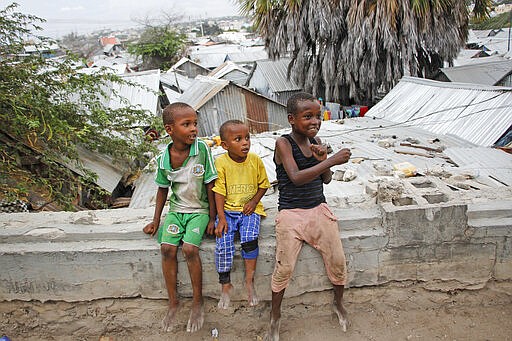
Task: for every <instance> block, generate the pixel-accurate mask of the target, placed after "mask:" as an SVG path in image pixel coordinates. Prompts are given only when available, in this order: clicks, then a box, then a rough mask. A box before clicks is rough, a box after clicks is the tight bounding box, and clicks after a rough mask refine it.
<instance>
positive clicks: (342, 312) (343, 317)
mask: <svg viewBox="0 0 512 341" xmlns="http://www.w3.org/2000/svg"><path fill="white" fill-rule="evenodd" d="M332 310H333V312H334V313H335V314H336V316H337V317H338V323H339V324H340V326H341V329H342V330H343V331H344V332H346V331H347V325H348V320H347V310H346V309H345V307H344V306H343V304H340V306H339V307H338V306H336V303H334V304H333V305H332Z"/></svg>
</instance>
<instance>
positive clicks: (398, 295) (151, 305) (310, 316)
mask: <svg viewBox="0 0 512 341" xmlns="http://www.w3.org/2000/svg"><path fill="white" fill-rule="evenodd" d="M331 295H332V293H331V292H330V291H327V292H321V293H308V294H305V295H302V296H300V297H295V298H285V300H284V302H283V315H282V323H281V340H285V341H286V340H294V341H295V340H299V341H300V340H315V341H316V340H318V341H330V340H451V341H453V340H472V341H476V340H512V282H505V283H496V282H492V283H490V284H488V285H487V286H486V287H485V288H484V289H480V290H472V291H469V290H464V291H451V292H441V291H428V290H426V289H424V288H422V286H421V285H418V284H411V283H408V284H404V283H401V284H394V285H387V286H382V287H373V288H350V289H348V290H346V292H345V301H346V307H347V310H348V311H349V314H350V315H349V318H350V326H349V329H348V331H347V332H346V333H343V332H342V331H341V329H340V328H339V326H337V324H336V319H335V317H334V314H332V313H331V310H330V300H331V299H332V296H331ZM216 304H217V302H216V300H214V299H207V300H206V302H205V311H206V316H205V324H204V327H203V329H201V330H200V331H199V332H196V333H194V334H189V333H187V332H186V331H185V328H186V321H187V318H188V313H189V308H190V299H189V298H183V299H182V307H181V310H180V313H179V316H178V319H179V325H178V326H177V328H176V329H175V330H174V331H173V332H169V333H163V332H161V331H160V322H161V320H162V318H163V316H164V313H165V311H166V301H165V300H149V299H141V298H132V299H103V300H97V301H92V302H79V303H67V302H46V303H40V302H20V301H15V302H1V303H0V316H1V322H0V336H1V335H2V334H5V335H7V336H9V337H10V339H11V340H12V341H17V340H99V339H102V340H116V341H117V340H164V339H165V340H212V337H211V330H212V329H213V328H217V330H218V331H219V340H222V341H224V340H226V341H227V340H237V341H241V340H261V338H262V337H263V336H264V334H265V331H266V328H267V323H268V317H269V312H270V303H269V302H267V301H265V302H260V304H259V305H258V306H256V307H249V306H248V305H247V304H246V303H245V302H232V306H231V307H230V309H228V310H226V311H220V312H219V311H218V310H217V307H216Z"/></svg>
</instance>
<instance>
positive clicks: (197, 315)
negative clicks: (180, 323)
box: [187, 304, 204, 333]
mask: <svg viewBox="0 0 512 341" xmlns="http://www.w3.org/2000/svg"><path fill="white" fill-rule="evenodd" d="M203 323H204V311H203V305H202V304H197V305H196V304H193V305H192V310H190V316H189V318H188V322H187V332H189V333H194V332H197V331H198V330H199V329H201V328H202V327H203Z"/></svg>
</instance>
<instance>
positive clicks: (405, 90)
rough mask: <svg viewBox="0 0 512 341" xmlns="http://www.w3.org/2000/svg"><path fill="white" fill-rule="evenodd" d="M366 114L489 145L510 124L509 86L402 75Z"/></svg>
mask: <svg viewBox="0 0 512 341" xmlns="http://www.w3.org/2000/svg"><path fill="white" fill-rule="evenodd" d="M367 115H368V116H372V117H377V118H385V119H388V120H390V121H393V122H395V124H396V125H399V126H401V127H406V126H417V127H422V128H424V129H426V130H428V131H430V132H433V133H436V134H443V135H455V136H458V137H460V138H462V139H464V140H466V141H469V142H471V143H474V144H476V145H479V146H492V145H493V144H494V143H495V142H496V141H497V140H498V139H499V138H500V137H501V136H502V135H503V134H504V133H505V132H506V131H507V130H508V129H509V127H510V126H511V124H512V88H509V87H492V86H483V85H478V84H464V83H446V82H438V81H432V80H426V79H420V78H413V77H403V78H402V79H401V80H400V82H399V83H398V84H397V85H396V86H395V87H394V88H393V89H392V90H391V91H390V92H389V93H388V94H387V95H386V96H385V97H384V98H383V99H382V100H381V101H380V102H379V103H377V104H376V105H375V106H374V107H372V108H371V109H370V110H369V111H368V113H367Z"/></svg>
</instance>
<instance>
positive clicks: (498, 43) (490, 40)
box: [473, 29, 509, 54]
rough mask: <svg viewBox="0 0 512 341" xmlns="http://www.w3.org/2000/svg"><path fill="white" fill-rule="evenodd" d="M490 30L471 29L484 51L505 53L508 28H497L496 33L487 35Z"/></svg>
mask: <svg viewBox="0 0 512 341" xmlns="http://www.w3.org/2000/svg"><path fill="white" fill-rule="evenodd" d="M491 31H492V30H491ZM491 31H489V30H486V31H478V30H473V32H474V33H475V36H476V37H477V40H476V41H477V44H479V45H481V46H482V47H483V48H484V49H485V50H486V51H489V52H490V53H498V54H504V53H506V52H507V51H508V39H509V38H508V29H505V30H499V32H498V33H496V35H494V36H488V35H489V33H490V32H491Z"/></svg>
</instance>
